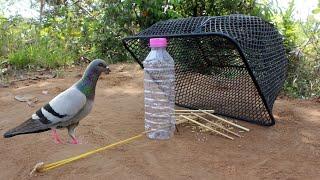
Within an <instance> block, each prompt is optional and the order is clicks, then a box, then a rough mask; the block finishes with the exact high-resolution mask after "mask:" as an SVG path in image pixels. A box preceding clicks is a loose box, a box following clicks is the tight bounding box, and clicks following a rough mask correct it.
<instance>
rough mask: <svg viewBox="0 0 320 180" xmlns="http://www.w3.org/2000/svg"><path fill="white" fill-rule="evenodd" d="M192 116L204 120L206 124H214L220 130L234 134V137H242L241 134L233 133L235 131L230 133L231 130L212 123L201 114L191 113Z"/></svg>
mask: <svg viewBox="0 0 320 180" xmlns="http://www.w3.org/2000/svg"><path fill="white" fill-rule="evenodd" d="M191 114H193V115H195V116H197V117H198V118H200V119H202V120H204V121H206V122H208V123H210V124H212V125H215V126H217V127H218V128H220V129H223V130H225V131H227V132H229V133H231V134H233V135H235V136H237V137H242V136H241V135H240V134H238V133H236V132H233V131H230V130H229V129H227V128H225V127H223V126H221V125H219V124H217V123H214V122H212V121H209V120H208V119H206V118H204V117H202V116H200V115H199V114H196V113H193V112H191Z"/></svg>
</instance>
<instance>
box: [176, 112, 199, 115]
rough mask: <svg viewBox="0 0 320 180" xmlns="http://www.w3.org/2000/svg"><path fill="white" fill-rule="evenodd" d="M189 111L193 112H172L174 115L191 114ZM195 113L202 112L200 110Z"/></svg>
mask: <svg viewBox="0 0 320 180" xmlns="http://www.w3.org/2000/svg"><path fill="white" fill-rule="evenodd" d="M191 113H194V112H176V113H174V114H175V115H184V114H185V115H191ZM197 114H204V113H202V112H197Z"/></svg>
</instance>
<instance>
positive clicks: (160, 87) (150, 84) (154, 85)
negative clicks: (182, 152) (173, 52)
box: [143, 38, 176, 139]
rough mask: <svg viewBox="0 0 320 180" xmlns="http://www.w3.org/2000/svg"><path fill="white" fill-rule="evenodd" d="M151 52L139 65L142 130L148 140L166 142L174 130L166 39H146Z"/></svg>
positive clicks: (172, 82)
mask: <svg viewBox="0 0 320 180" xmlns="http://www.w3.org/2000/svg"><path fill="white" fill-rule="evenodd" d="M150 47H151V52H150V53H149V55H148V56H147V58H146V59H145V60H144V61H143V65H144V96H145V98H144V101H145V130H146V131H149V130H151V132H149V133H147V136H148V137H149V138H150V139H169V138H170V137H172V136H173V133H174V130H175V123H176V121H175V116H174V103H175V98H174V97H175V90H174V85H175V73H174V61H173V59H172V57H171V56H170V55H169V53H168V52H167V51H166V47H167V39H166V38H152V39H150Z"/></svg>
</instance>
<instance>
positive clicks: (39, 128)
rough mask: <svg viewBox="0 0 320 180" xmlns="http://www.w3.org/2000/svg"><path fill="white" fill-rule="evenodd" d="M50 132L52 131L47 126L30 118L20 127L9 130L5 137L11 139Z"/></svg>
mask: <svg viewBox="0 0 320 180" xmlns="http://www.w3.org/2000/svg"><path fill="white" fill-rule="evenodd" d="M48 130H50V128H49V127H48V126H47V125H44V124H42V123H41V122H40V121H39V120H37V119H32V118H30V119H28V120H27V121H25V122H24V123H22V124H20V125H19V126H17V127H15V128H13V129H11V130H9V131H8V132H6V133H5V134H4V135H3V136H4V137H5V138H9V137H13V136H16V135H20V134H30V133H39V132H44V131H48Z"/></svg>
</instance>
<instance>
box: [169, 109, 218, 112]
mask: <svg viewBox="0 0 320 180" xmlns="http://www.w3.org/2000/svg"><path fill="white" fill-rule="evenodd" d="M174 111H175V112H200V111H201V110H200V109H199V110H194V109H176V110H174ZM205 111H207V112H211V113H214V110H205Z"/></svg>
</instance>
